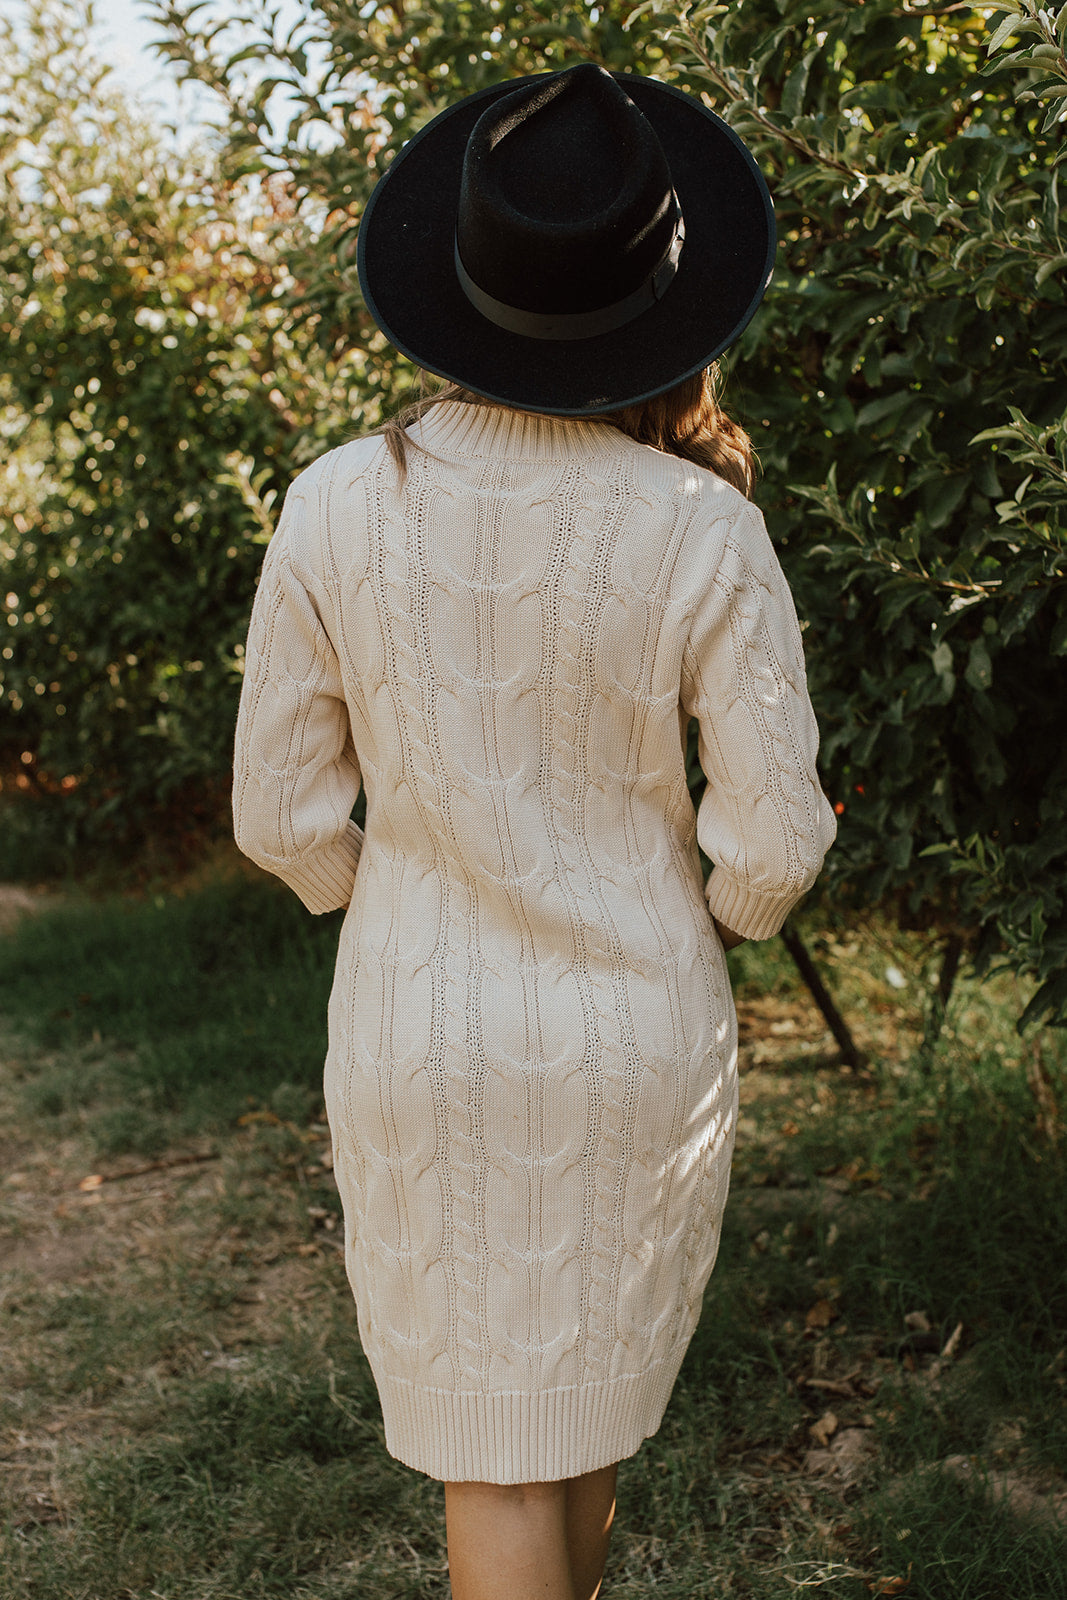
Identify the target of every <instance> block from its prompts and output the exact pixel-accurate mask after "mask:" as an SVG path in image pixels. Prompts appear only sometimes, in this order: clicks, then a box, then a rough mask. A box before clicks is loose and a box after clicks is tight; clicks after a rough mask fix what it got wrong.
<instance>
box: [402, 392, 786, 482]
mask: <svg viewBox="0 0 1067 1600" xmlns="http://www.w3.org/2000/svg"><path fill="white" fill-rule="evenodd" d="M421 377H422V382H423V386H424V389H425V381H426V375H425V374H422V375H421ZM718 389H719V368H718V364H717V363H716V364H714V365H712V366H710V367H708V369H707V370H706V371H705V372H695V373H693V375H692V377H689V378H684V379H683V380H682V382H681V383H679V384H676V385H675V387H674V388H673V389H668V390H667V392H666V393H665V394H658V395H654V396H653V398H652V399H651V400H639V401H637V402H636V404H634V405H632V406H623V407H622V408H621V409H620V410H618V411H609V412H605V413H602V414H601V415H599V416H596V417H593V418H591V419H590V420H591V421H594V422H610V423H613V424H614V426H615V427H616V428H619V429H620V430H621V431H622V432H623V433H625V434H628V435H629V437H630V438H631V439H636V440H637V442H638V443H639V444H650V445H652V446H653V447H654V448H655V449H656V450H663V451H666V452H667V454H669V455H674V456H681V457H682V459H683V460H685V461H692V462H694V463H695V465H696V466H698V467H706V468H707V469H708V470H709V471H710V472H714V473H716V474H717V476H718V477H720V478H724V479H725V480H726V482H727V483H731V484H733V486H734V488H735V489H740V490H741V493H742V494H744V495H749V494H751V492H752V485H753V482H754V481H755V460H754V457H753V453H752V443H751V440H750V439H749V437H748V434H747V433H746V432H745V430H744V429H743V428H742V427H740V426H739V424H738V423H736V422H734V421H733V420H732V419H731V418H730V417H728V416H727V415H726V413H725V412H724V411H723V409H722V407H721V406H720V405H719V399H718ZM446 400H457V401H460V402H462V403H463V404H464V405H475V406H490V405H497V404H499V402H498V401H493V400H485V399H483V398H482V396H481V395H477V394H472V393H471V392H470V390H469V389H464V388H462V387H461V386H460V385H459V384H458V383H447V384H445V386H444V387H443V388H442V389H438V390H435V391H433V392H431V393H428V394H427V393H425V392H424V393H423V394H422V395H421V396H420V397H419V399H418V400H416V401H414V402H413V403H412V404H411V405H408V406H405V407H404V409H403V411H400V412H398V413H397V415H396V416H395V417H391V418H390V419H389V421H388V422H386V423H385V424H384V426H383V427H382V428H381V429H380V430H379V431H380V433H381V436H382V438H383V439H384V440H385V443H386V446H387V448H388V450H389V454H390V455H391V456H392V458H393V460H394V461H395V462H396V464H397V467H398V469H399V471H400V478H401V481H403V478H404V475H405V473H406V471H407V447H408V446H409V445H411V444H414V445H415V446H416V448H417V449H421V448H422V446H421V445H419V444H418V442H417V440H414V439H412V438H411V436H410V435H409V434H408V433H407V432H406V430H407V428H408V427H409V426H410V424H411V423H413V422H417V421H418V419H419V418H420V417H421V416H423V415H424V413H425V412H427V411H428V410H429V409H430V407H431V406H435V405H440V404H441V403H442V401H446ZM517 409H521V408H517Z"/></svg>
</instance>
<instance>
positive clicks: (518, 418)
mask: <svg viewBox="0 0 1067 1600" xmlns="http://www.w3.org/2000/svg"><path fill="white" fill-rule="evenodd" d="M408 431H409V433H411V435H412V437H413V438H415V439H417V440H418V442H419V443H420V444H422V445H424V446H425V447H426V448H427V449H428V450H430V451H432V452H433V454H435V455H442V456H448V455H458V456H468V457H470V456H494V457H496V458H498V459H504V458H509V457H511V458H514V457H522V458H524V459H525V460H542V461H568V460H570V461H573V460H574V458H575V457H576V456H592V455H598V454H600V453H602V452H603V451H604V449H605V448H607V449H609V450H612V449H613V450H615V451H618V449H619V448H620V446H621V444H622V441H623V437H624V435H622V434H620V432H619V430H618V428H615V427H613V426H612V424H611V423H610V422H602V421H600V420H599V419H598V418H596V417H545V416H538V415H535V414H534V413H533V412H530V411H509V410H507V409H506V408H505V407H503V406H492V405H484V406H478V405H470V404H468V403H465V402H464V401H462V400H444V401H442V402H441V403H440V404H439V405H435V406H433V407H431V409H430V410H429V411H427V413H426V415H425V416H424V417H423V418H422V420H421V421H420V422H414V423H412V424H410V426H409V429H408Z"/></svg>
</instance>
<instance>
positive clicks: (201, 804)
mask: <svg viewBox="0 0 1067 1600" xmlns="http://www.w3.org/2000/svg"><path fill="white" fill-rule="evenodd" d="M90 17H91V14H90V13H89V12H88V11H87V10H86V9H84V8H83V7H82V6H80V5H78V4H72V3H67V0H48V3H45V4H41V5H36V6H32V7H30V8H28V11H27V14H26V16H25V18H24V23H23V26H21V27H16V26H15V24H14V23H13V22H12V20H11V19H10V18H9V17H8V18H5V19H2V20H0V169H2V173H0V176H2V180H3V181H2V183H0V397H2V399H3V401H4V403H5V404H4V412H3V426H4V430H5V433H6V435H7V442H8V450H9V454H8V461H7V469H6V475H5V479H4V485H3V491H2V494H0V604H2V606H3V612H4V614H3V616H2V617H0V633H2V635H3V637H2V639H0V706H2V713H0V760H3V763H4V768H5V771H6V778H5V783H6V785H7V786H10V785H11V773H12V768H16V769H18V772H19V776H20V777H21V779H22V782H23V784H25V783H27V782H30V781H32V782H33V783H34V784H35V786H36V787H37V789H38V790H41V789H44V790H45V791H48V790H52V791H54V790H56V788H57V787H59V788H61V789H63V790H65V791H69V796H68V801H67V802H66V803H65V804H64V806H63V807H62V809H61V815H62V818H63V821H64V825H65V826H67V827H68V828H69V830H70V832H71V836H72V838H73V839H82V838H91V839H94V840H95V841H96V842H99V841H100V839H101V838H103V837H109V838H111V839H112V840H113V841H115V842H120V841H126V840H129V839H131V838H134V837H137V836H138V835H140V834H143V832H144V831H145V829H146V828H148V827H149V826H150V825H151V822H152V820H153V817H157V816H158V813H159V811H160V809H161V808H163V807H168V806H169V807H171V808H172V815H171V817H170V822H169V825H170V826H171V827H172V828H173V827H175V826H177V827H180V826H181V818H180V815H175V814H174V810H175V809H176V808H178V807H179V805H180V808H181V810H182V811H187V810H191V812H192V814H193V820H194V821H195V820H202V819H203V818H204V816H205V815H207V814H208V813H209V812H210V811H211V810H212V809H214V810H217V809H218V797H219V791H220V788H221V786H222V784H223V782H224V779H225V775H226V771H227V767H228V762H229V747H230V741H231V737H232V721H233V715H234V706H235V701H236V694H237V691H238V688H239V664H240V663H239V655H238V652H239V650H240V647H241V641H242V640H243V635H244V629H245V626H246V620H247V609H248V597H249V594H250V591H251V588H252V586H253V584H254V581H255V572H256V570H257V567H258V563H259V560H260V558H261V554H262V552H261V550H260V549H259V548H258V545H259V544H260V543H262V542H263V541H265V539H266V538H267V537H269V530H270V511H271V503H272V500H273V497H274V495H275V493H276V488H277V485H278V483H281V482H284V481H285V479H286V478H287V477H288V476H289V475H290V473H291V471H292V470H293V466H294V454H295V455H296V456H298V455H299V449H298V448H297V446H298V445H299V441H300V439H302V438H303V432H302V426H301V421H300V418H298V416H297V415H296V412H295V411H294V407H296V408H298V409H299V408H301V407H302V408H303V411H304V414H305V416H306V415H309V414H310V415H315V414H316V413H318V411H319V409H320V401H321V399H322V396H321V394H320V393H319V392H318V390H317V388H316V383H315V381H313V378H312V377H311V376H309V374H308V372H307V371H306V370H305V369H304V367H303V366H302V364H301V360H300V354H299V351H298V350H297V348H296V346H295V345H294V342H293V340H292V339H291V338H290V337H289V335H288V334H287V333H286V331H285V329H284V322H285V317H284V313H283V312H282V311H281V309H280V307H278V306H277V305H273V304H272V297H273V294H274V291H275V290H276V289H278V288H279V287H280V288H284V286H285V283H286V281H287V280H286V274H285V272H284V270H283V269H282V268H281V267H279V265H278V264H277V260H276V252H275V245H276V240H277V237H278V236H279V235H282V234H284V232H285V229H286V227H287V226H288V225H289V223H290V222H291V217H292V207H291V206H290V205H289V202H288V201H287V199H286V197H285V195H284V193H283V192H282V191H281V190H280V189H278V187H277V185H273V186H271V185H267V186H266V187H265V188H263V189H259V190H255V191H250V190H249V187H248V186H247V185H246V186H245V187H244V190H239V189H237V188H235V186H233V185H232V184H226V183H223V182H222V180H221V179H220V178H219V177H218V176H217V174H215V173H214V172H213V170H212V160H211V158H210V156H208V155H207V154H206V153H205V152H204V151H198V150H194V151H191V152H189V153H188V154H187V155H185V156H180V155H179V154H178V153H177V151H176V150H175V149H174V148H173V147H172V146H171V145H168V144H166V143H164V142H163V141H162V140H161V138H160V136H159V135H158V134H156V133H155V132H154V131H153V130H152V129H151V128H150V127H149V126H148V125H147V124H146V123H145V122H144V121H143V120H142V119H140V118H139V117H138V116H137V115H135V114H134V112H133V111H132V110H131V108H130V107H129V105H128V104H127V103H126V102H125V101H124V100H123V99H122V97H121V96H119V95H117V94H115V93H112V92H111V91H110V89H109V87H108V83H107V79H106V75H105V73H104V71H103V70H102V69H101V68H100V67H99V65H97V64H96V63H95V61H94V58H93V54H92V50H91V47H90V34H89V26H88V25H89V22H90ZM272 200H273V202H274V203H273V204H272ZM253 302H255V304H254V305H253ZM331 398H332V397H331ZM311 431H312V433H313V429H312V430H311ZM307 448H308V450H309V451H310V452H311V453H312V454H313V453H314V440H313V438H311V439H309V441H308V445H307ZM15 781H16V782H17V781H18V779H16V780H15ZM54 815H55V812H54V809H50V810H49V817H50V819H51V818H52V817H54Z"/></svg>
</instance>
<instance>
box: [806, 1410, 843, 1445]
mask: <svg viewBox="0 0 1067 1600" xmlns="http://www.w3.org/2000/svg"><path fill="white" fill-rule="evenodd" d="M808 1432H809V1433H810V1434H811V1437H812V1438H813V1439H814V1440H815V1443H816V1444H821V1445H822V1446H823V1447H824V1448H825V1446H826V1445H828V1444H829V1443H830V1440H831V1439H832V1438H833V1436H834V1434H835V1433H836V1432H837V1418H836V1417H835V1416H834V1413H833V1412H832V1411H824V1412H823V1414H822V1416H821V1417H820V1418H819V1420H818V1422H813V1423H812V1425H811V1427H810V1428H809V1429H808Z"/></svg>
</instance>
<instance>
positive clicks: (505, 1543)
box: [445, 1480, 578, 1600]
mask: <svg viewBox="0 0 1067 1600" xmlns="http://www.w3.org/2000/svg"><path fill="white" fill-rule="evenodd" d="M445 1521H446V1523H447V1527H448V1571H449V1576H450V1577H451V1579H452V1600H578V1597H577V1595H576V1593H575V1590H574V1586H573V1584H572V1582H571V1569H570V1558H569V1556H568V1552H567V1526H568V1524H567V1483H566V1481H565V1480H563V1481H560V1482H559V1483H517V1484H495V1483H446V1484H445Z"/></svg>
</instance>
